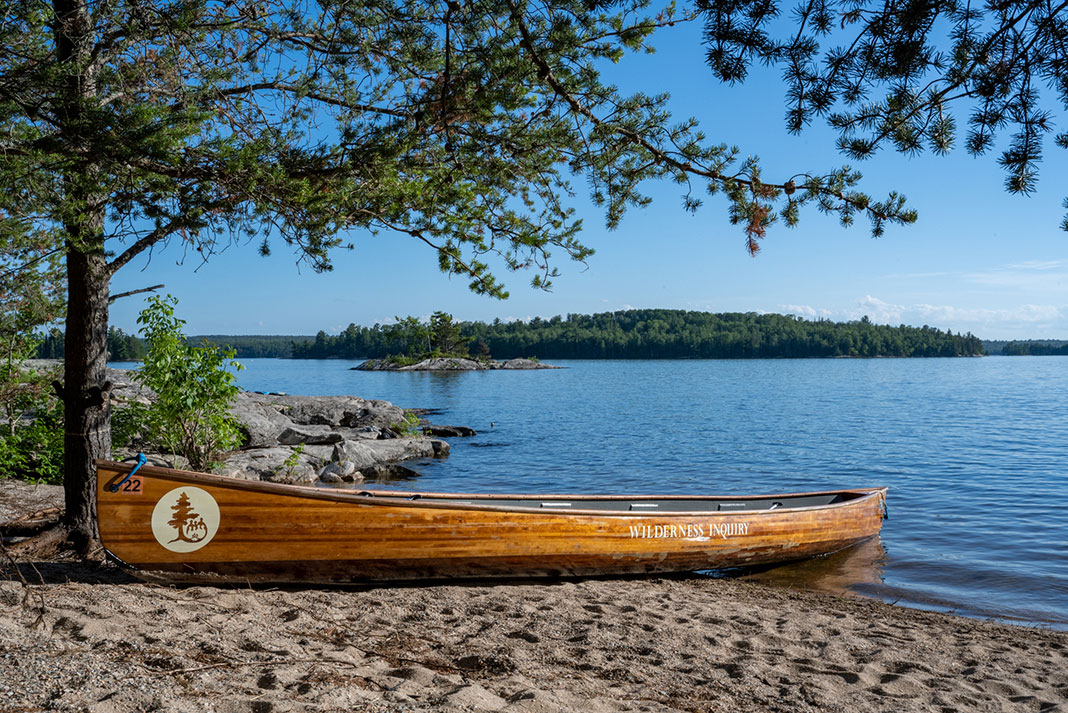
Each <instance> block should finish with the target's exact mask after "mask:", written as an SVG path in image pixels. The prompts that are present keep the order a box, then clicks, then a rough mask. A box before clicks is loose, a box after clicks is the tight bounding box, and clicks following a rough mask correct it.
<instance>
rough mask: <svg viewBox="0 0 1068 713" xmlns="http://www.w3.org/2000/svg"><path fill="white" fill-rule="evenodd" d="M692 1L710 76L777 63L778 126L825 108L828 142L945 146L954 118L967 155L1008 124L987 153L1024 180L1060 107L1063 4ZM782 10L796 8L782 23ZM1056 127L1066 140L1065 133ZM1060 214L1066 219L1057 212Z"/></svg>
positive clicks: (1064, 96) (867, 150) (917, 148)
mask: <svg viewBox="0 0 1068 713" xmlns="http://www.w3.org/2000/svg"><path fill="white" fill-rule="evenodd" d="M786 5H793V10H792V12H790V11H789V10H788V9H787V8H786V7H784V6H786ZM697 6H698V9H699V11H700V12H701V13H702V14H703V16H704V18H705V41H706V44H707V46H708V54H707V57H708V62H709V64H710V65H711V67H712V69H713V71H714V72H715V73H716V75H717V76H718V77H719V78H720V79H721V80H723V81H727V82H732V83H733V82H738V81H743V80H744V79H745V78H746V75H747V72H748V68H749V66H750V64H752V63H760V64H778V65H780V66H781V67H782V69H783V77H784V80H785V82H786V101H787V113H786V123H787V128H788V130H789V131H790V132H792V133H798V132H800V131H802V130H803V129H804V128H805V127H806V126H808V125H809V124H810V123H812V122H813V121H814V120H816V119H817V118H826V120H827V122H828V124H829V125H830V126H831V127H832V128H833V129H835V130H836V131H837V132H838V134H839V137H838V147H839V149H840V150H841V151H842V152H843V153H845V154H846V155H847V156H849V157H850V158H853V159H863V158H867V157H869V156H871V155H873V154H874V153H876V152H877V151H878V150H879V149H880V148H882V147H884V146H887V145H889V146H892V147H893V148H894V149H896V150H897V151H900V152H902V153H906V154H909V155H913V154H918V153H922V152H923V151H925V150H930V151H931V152H933V153H935V154H946V153H948V152H949V151H950V150H951V149H952V148H953V146H954V145H955V144H956V143H957V140H958V130H959V128H963V127H965V126H966V127H967V134H966V136H965V139H964V145H965V147H966V150H967V151H968V152H969V153H970V154H972V155H976V156H978V155H981V154H985V153H986V152H988V151H989V150H991V149H992V148H994V147H995V144H996V142H997V140H998V135H999V134H1000V133H1002V132H1004V131H1005V130H1006V129H1008V130H1011V131H1012V132H1013V133H1012V135H1011V136H1010V137H1009V138H1008V141H1005V142H1003V143H1002V146H1001V156H1000V157H999V159H998V164H1000V165H1001V167H1002V168H1003V169H1004V171H1005V188H1006V190H1008V191H1009V192H1012V193H1024V194H1026V193H1031V192H1032V191H1034V190H1035V186H1036V182H1037V178H1038V164H1039V162H1040V161H1041V159H1042V151H1043V144H1044V143H1045V142H1046V140H1047V139H1048V138H1049V136H1050V135H1051V134H1052V133H1053V131H1054V129H1055V127H1056V124H1057V122H1056V121H1055V119H1054V117H1055V116H1056V115H1057V112H1061V113H1063V112H1064V111H1065V110H1066V109H1068V73H1066V72H1065V58H1064V57H1065V55H1064V52H1065V47H1066V45H1068V10H1066V6H1065V5H1064V4H1063V3H1062V4H1044V3H1037V2H1031V1H1030V0H1004V1H999V2H996V3H959V2H945V3H941V2H906V3H892V2H883V3H879V2H875V3H872V4H865V3H858V2H855V0H831V1H830V2H828V1H827V0H793V1H792V2H789V3H786V2H782V1H781V0H740V1H738V0H699V2H698V3H697ZM784 16H792V17H794V18H795V20H796V21H795V22H789V23H787V22H783V21H782V18H783V17H784ZM1047 88H1049V89H1048V90H1047ZM958 117H960V118H959V119H958ZM1053 138H1054V142H1055V143H1056V144H1057V145H1058V146H1060V147H1061V148H1068V132H1062V133H1059V134H1056V135H1055V136H1054V137H1053ZM884 208H885V206H884V207H877V206H872V209H874V210H876V211H879V210H883V209H884ZM1062 227H1063V228H1065V229H1066V230H1068V218H1066V220H1065V221H1064V223H1063V224H1062Z"/></svg>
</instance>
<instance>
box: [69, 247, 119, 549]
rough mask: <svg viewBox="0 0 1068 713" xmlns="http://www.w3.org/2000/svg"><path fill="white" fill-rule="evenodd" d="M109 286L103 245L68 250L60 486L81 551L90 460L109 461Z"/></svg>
mask: <svg viewBox="0 0 1068 713" xmlns="http://www.w3.org/2000/svg"><path fill="white" fill-rule="evenodd" d="M109 282H110V273H109V271H108V265H107V262H106V260H105V256H104V250H103V245H102V244H101V246H100V249H99V250H96V251H93V252H89V253H84V252H79V251H78V250H77V249H76V248H75V247H74V246H69V248H68V253H67V284H68V287H67V295H68V302H67V336H66V357H65V360H64V372H63V373H64V382H65V383H64V394H63V396H64V405H65V411H64V412H65V415H66V424H67V432H66V437H65V438H64V440H63V445H64V454H63V487H64V491H65V496H66V505H67V516H66V525H67V529H68V530H69V532H70V541H71V544H73V545H74V546H75V547H76V548H77V549H78V550H80V551H82V552H83V553H84V552H87V551H88V550H89V549H90V548H91V547H92V545H93V543H94V542H95V541H96V540H97V534H96V477H95V474H96V467H95V466H94V464H93V461H94V460H95V459H97V458H109V457H111V409H110V405H109V392H110V384H107V383H106V380H105V369H106V367H107V349H108V335H107V331H108V286H109Z"/></svg>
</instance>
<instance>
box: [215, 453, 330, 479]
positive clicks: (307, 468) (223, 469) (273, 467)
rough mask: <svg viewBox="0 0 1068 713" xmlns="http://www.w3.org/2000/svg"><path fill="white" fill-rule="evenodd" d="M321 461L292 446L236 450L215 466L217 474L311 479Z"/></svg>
mask: <svg viewBox="0 0 1068 713" xmlns="http://www.w3.org/2000/svg"><path fill="white" fill-rule="evenodd" d="M323 464H324V462H323V460H322V459H321V457H319V456H318V455H315V454H312V453H308V452H306V451H305V452H300V451H298V450H296V449H294V448H289V447H286V446H280V447H275V448H250V449H248V450H244V451H238V452H236V453H234V454H232V455H231V456H230V458H228V459H227V461H226V463H224V464H223V465H222V466H220V467H219V468H217V469H216V470H215V472H216V473H218V474H220V475H225V476H229V477H231V478H242V479H244V480H267V481H270V482H272V483H312V482H314V481H315V479H316V478H317V477H318V475H319V469H320V468H321V467H322V466H323Z"/></svg>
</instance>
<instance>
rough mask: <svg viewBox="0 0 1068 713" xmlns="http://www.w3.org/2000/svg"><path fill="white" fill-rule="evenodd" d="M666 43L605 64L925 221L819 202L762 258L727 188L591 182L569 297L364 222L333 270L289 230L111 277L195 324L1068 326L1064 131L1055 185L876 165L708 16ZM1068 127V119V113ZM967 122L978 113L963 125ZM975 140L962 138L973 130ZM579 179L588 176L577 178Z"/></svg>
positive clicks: (934, 163)
mask: <svg viewBox="0 0 1068 713" xmlns="http://www.w3.org/2000/svg"><path fill="white" fill-rule="evenodd" d="M653 44H654V45H655V46H656V47H657V52H656V54H655V55H652V56H631V57H628V58H627V59H625V60H624V62H623V64H621V65H619V66H613V67H608V68H606V71H605V75H606V76H607V77H608V78H609V80H610V81H611V82H613V83H616V84H618V85H619V86H620V87H621V88H622V89H624V90H630V91H637V90H643V91H646V92H649V93H653V92H661V91H667V92H670V93H671V95H672V101H671V105H670V106H671V108H672V111H673V112H674V114H675V116H676V117H677V118H680V119H681V118H683V117H688V116H695V117H697V118H698V120H699V121H700V124H701V127H702V128H703V130H704V131H705V133H706V134H707V135H708V137H709V139H710V140H711V141H714V142H716V143H727V144H732V145H737V146H739V147H740V148H741V149H742V151H743V153H745V154H752V155H756V156H759V157H760V159H761V163H762V165H763V168H764V176H765V177H766V179H767V180H770V181H775V182H781V181H783V180H785V179H786V178H787V177H789V176H791V175H794V174H795V173H798V172H802V171H826V170H830V169H832V168H835V167H838V166H841V165H844V164H850V165H851V166H853V167H854V168H856V169H859V170H860V171H861V172H862V173H863V174H864V181H863V182H862V183H861V186H860V188H861V190H865V191H866V192H868V193H869V194H870V195H872V197H873V198H874V199H876V200H880V199H882V198H884V197H885V196H886V194H887V193H888V192H889V191H891V190H897V191H899V192H901V193H904V194H905V195H906V196H907V198H908V203H909V205H911V206H912V207H913V208H915V209H916V210H917V211H918V212H919V220H918V221H917V223H915V224H914V225H911V226H888V227H887V230H886V233H885V234H884V236H883V237H881V238H878V239H873V238H872V237H871V233H870V226H869V224H868V222H867V220H866V219H859V220H858V221H857V222H856V223H855V224H854V225H853V226H852V227H848V228H843V227H841V226H840V225H839V224H838V221H837V219H835V218H834V217H828V216H823V215H820V214H818V213H817V212H816V211H815V210H811V209H810V210H807V211H803V212H802V215H801V221H800V225H799V226H798V227H796V228H787V227H786V226H785V225H782V224H776V225H773V226H772V227H771V228H770V229H769V231H768V235H767V237H766V238H765V240H764V241H763V243H762V250H761V252H760V253H759V254H758V255H757V256H756V257H751V256H749V254H748V253H747V252H746V250H745V241H744V236H743V234H742V232H741V229H740V228H738V227H736V226H731V225H730V224H729V222H728V220H727V204H726V201H725V200H723V199H722V198H721V197H720V198H717V197H715V196H711V197H706V199H705V205H704V206H703V207H702V208H701V209H700V210H698V211H697V213H696V214H690V213H688V212H686V211H684V210H683V209H682V207H681V206H682V201H681V192H680V189H679V187H678V186H676V185H674V184H671V183H663V184H651V185H647V186H645V190H646V192H647V193H648V194H649V195H651V196H652V197H653V199H654V200H653V204H652V205H651V206H649V207H647V208H645V209H640V210H635V209H632V210H631V211H630V212H629V213H628V214H627V216H626V217H625V218H624V220H623V222H622V224H621V226H620V227H619V228H617V229H616V230H614V231H609V230H607V229H606V228H605V226H604V216H603V214H602V213H601V212H599V211H598V209H596V208H595V207H594V206H592V204H590V203H589V201H588V200H586V199H585V197H584V196H582V195H579V196H577V197H576V199H575V201H574V206H575V208H576V209H577V212H578V214H579V215H580V216H582V218H583V222H584V231H583V234H582V237H581V239H582V241H583V242H584V243H585V244H586V245H589V246H590V247H593V248H594V249H595V251H596V252H595V254H594V255H593V256H592V257H591V258H590V259H589V261H588V263H587V264H586V265H583V264H580V263H574V262H570V261H564V259H563V258H562V257H561V259H560V260H559V261H557V263H556V265H557V267H558V268H559V270H560V273H561V274H560V277H558V278H557V279H556V280H555V281H554V285H553V288H552V291H550V292H545V291H543V290H538V289H533V288H531V287H530V286H529V281H530V278H531V277H532V275H530V274H525V273H508V272H506V271H503V270H502V271H498V272H497V274H498V277H499V278H501V279H502V280H503V281H504V282H505V283H506V285H507V287H508V288H509V291H510V293H511V296H510V298H509V299H507V300H505V301H501V300H496V299H492V298H488V297H482V296H478V295H475V294H472V293H471V292H470V291H469V290H468V289H467V281H466V280H464V279H461V278H452V279H450V278H448V277H447V276H445V275H443V274H442V273H440V272H439V271H438V269H437V260H436V255H434V254H433V253H432V252H431V251H430V249H429V248H427V247H426V246H425V245H423V244H422V243H419V242H418V241H416V240H414V239H413V238H410V237H405V236H399V235H388V234H384V233H383V234H379V235H377V236H375V235H371V234H369V233H365V232H354V233H352V234H351V235H349V236H348V237H349V239H350V240H351V241H352V242H353V243H354V245H355V249H354V250H353V251H338V252H336V253H334V259H333V262H334V271H333V272H331V273H327V274H316V273H315V272H313V271H312V270H310V269H309V268H307V267H303V268H301V267H299V266H298V265H297V264H296V260H295V256H294V255H292V254H291V253H288V252H287V251H286V249H285V246H284V245H282V244H280V243H279V244H278V245H276V246H275V250H274V253H273V254H272V255H271V256H270V257H266V258H264V257H260V256H259V255H258V253H257V250H256V247H257V244H256V243H255V242H249V241H245V242H244V243H239V244H237V245H233V246H231V247H230V248H229V249H228V250H227V251H226V252H224V253H223V254H221V255H217V256H215V257H213V258H212V259H211V261H210V262H208V263H204V264H201V263H200V261H199V260H197V259H195V258H188V259H185V260H183V255H182V253H181V250H180V248H179V247H178V246H171V247H169V248H166V249H162V250H156V251H155V252H154V253H153V254H152V255H151V256H149V257H145V256H142V257H139V258H137V259H136V260H134V261H133V262H131V263H130V264H129V265H127V266H126V267H125V268H124V269H123V270H121V271H120V272H119V273H118V274H117V275H116V276H115V278H114V279H113V281H112V292H113V293H118V292H124V291H126V290H134V289H139V288H143V287H148V286H150V285H155V284H158V283H164V284H165V286H166V287H165V289H164V290H161V292H166V293H170V294H172V295H174V296H175V297H177V298H178V300H179V305H178V315H179V316H181V317H182V318H184V319H185V320H186V322H187V324H186V333H187V334H191V335H195V334H289V335H313V334H315V333H317V332H318V331H320V330H324V331H326V332H327V333H330V334H334V333H337V332H339V331H341V330H342V329H344V328H345V327H346V326H348V325H349V324H350V323H355V324H357V325H368V326H370V325H373V324H376V323H380V324H385V323H389V322H392V321H393V320H394V318H395V317H397V316H400V317H403V316H406V315H415V316H417V317H423V318H426V317H427V316H429V315H430V314H431V313H432V312H434V311H437V310H443V311H446V312H449V313H451V314H452V315H453V316H454V317H455V318H456V319H459V320H483V321H492V320H493V319H495V318H501V319H503V320H510V319H521V320H528V319H531V318H533V317H535V316H540V317H543V318H549V317H552V316H554V315H567V314H569V313H577V314H590V313H596V312H606V311H615V310H624V309H632V308H635V309H637V308H664V309H684V310H701V311H709V312H777V313H789V314H796V315H800V316H802V317H806V318H817V317H823V318H828V319H834V320H853V319H860V318H861V317H863V316H868V317H869V318H870V319H871V320H872V321H874V322H877V323H883V324H893V325H897V324H907V325H912V326H922V325H930V326H932V327H937V328H939V329H948V330H952V331H954V332H971V333H972V334H975V335H976V336H978V337H981V338H984V339H1029V338H1038V339H1041V338H1046V339H1068V233H1065V232H1064V231H1062V230H1061V229H1060V227H1059V225H1060V222H1061V220H1062V218H1063V215H1064V213H1065V209H1064V208H1063V207H1062V205H1061V203H1062V200H1063V199H1064V197H1065V195H1066V194H1068V162H1066V161H1065V158H1066V155H1065V153H1064V151H1063V150H1061V149H1058V148H1056V147H1055V146H1054V145H1053V143H1052V140H1049V141H1048V142H1047V146H1046V151H1045V158H1046V160H1045V161H1044V162H1043V163H1042V164H1041V166H1040V171H1041V173H1040V177H1039V186H1038V190H1037V191H1036V192H1035V193H1033V194H1032V195H1030V196H1028V197H1021V196H1013V195H1010V194H1008V193H1006V192H1005V190H1004V175H1003V173H1002V171H1001V169H1000V167H999V166H998V165H997V161H996V159H997V156H998V155H999V154H1000V149H1001V148H1003V146H1004V143H1006V142H1007V138H1008V137H1007V136H1004V137H1002V143H1001V144H999V147H998V148H997V149H996V150H995V151H992V152H991V153H989V154H988V155H986V156H985V157H979V158H975V157H971V156H969V155H968V154H967V153H966V152H965V151H964V150H963V148H962V147H960V146H958V147H957V148H956V149H955V150H954V151H953V152H952V153H951V154H950V155H949V156H945V157H938V156H933V155H930V154H926V155H921V156H918V157H912V158H909V157H905V156H902V155H900V154H896V153H894V152H892V151H889V150H885V149H884V150H883V151H882V152H880V153H879V154H877V155H876V156H875V157H874V158H871V159H868V160H866V161H862V162H853V161H849V160H847V159H846V158H845V157H844V156H842V155H841V154H839V153H838V152H837V150H836V149H835V145H834V138H835V135H834V134H833V133H832V132H831V131H830V130H829V129H827V128H826V127H825V126H824V125H822V124H820V123H816V124H814V125H813V126H811V127H810V128H808V129H807V130H806V131H804V132H803V133H802V134H801V135H800V136H795V135H790V134H788V133H787V131H786V129H785V121H784V115H785V104H784V97H783V94H784V88H783V85H782V83H781V80H780V78H779V76H778V74H777V72H776V70H773V69H772V70H767V69H762V68H757V69H755V70H753V71H752V72H751V76H750V78H749V79H747V81H746V82H745V83H744V84H741V85H736V86H728V85H724V84H721V83H719V82H718V81H717V80H716V79H715V78H714V77H713V75H712V72H711V71H710V70H709V69H708V67H707V65H705V63H704V60H703V48H702V46H701V43H700V28H699V27H698V26H696V25H694V24H689V25H687V24H682V25H679V26H677V27H675V28H672V29H669V30H666V31H664V32H663V33H661V34H659V35H657V36H656V37H655V38H654V43H653ZM1055 120H1056V121H1057V126H1056V127H1055V128H1056V130H1057V131H1063V130H1064V124H1065V122H1066V121H1068V117H1065V116H1064V115H1063V114H1061V115H1057V116H1056V117H1055ZM962 122H963V117H960V121H959V122H958V123H962ZM961 133H962V134H963V133H964V132H963V131H961ZM579 185H581V181H580V182H579ZM143 306H144V301H143V299H142V298H141V296H137V297H131V298H125V299H121V300H119V301H117V302H115V303H114V304H113V305H112V310H111V323H112V324H113V325H114V326H117V327H120V328H121V329H123V330H125V331H127V332H130V333H134V332H136V329H137V325H136V319H137V314H138V312H139V311H140V310H141V309H142V308H143Z"/></svg>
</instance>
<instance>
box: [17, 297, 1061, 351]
mask: <svg viewBox="0 0 1068 713" xmlns="http://www.w3.org/2000/svg"><path fill="white" fill-rule="evenodd" d="M398 321H399V322H401V323H414V322H416V320H414V318H408V319H406V320H398ZM455 324H456V326H457V327H458V328H459V330H460V334H462V336H463V342H462V343H461V344H460V347H459V349H458V350H457V349H452V350H451V351H452V352H453V353H455V352H457V351H459V352H461V353H464V352H466V353H470V354H472V355H481V356H492V357H493V358H495V359H512V358H515V357H537V358H539V359H798V358H830V357H955V356H979V355H982V354H985V353H987V350H986V349H985V348H984V342H983V341H982V340H980V339H979V338H978V337H975V336H973V335H971V334H954V333H952V332H950V331H942V330H939V329H935V328H934V327H929V326H926V325H925V326H923V327H909V326H905V325H900V326H897V327H893V326H889V325H880V324H875V323H873V322H871V321H870V320H869V319H868V318H867V317H864V318H862V319H860V320H856V321H850V322H833V321H830V320H825V319H818V320H806V319H802V318H800V317H795V316H791V315H781V314H758V313H756V312H732V313H719V314H714V313H710V312H689V311H683V310H668V309H645V310H626V311H619V312H602V313H599V314H593V315H580V314H569V315H567V316H566V317H561V316H557V317H553V318H551V319H542V318H540V317H535V318H534V319H532V320H530V321H529V322H519V321H514V322H505V321H502V320H500V319H495V320H494V321H493V322H491V323H486V322H456V323H455ZM203 340H207V341H209V342H214V343H216V344H218V345H219V346H221V347H232V348H234V349H235V350H236V352H237V357H238V358H239V359H240V358H246V359H248V358H269V357H277V358H295V359H363V358H368V359H371V358H383V357H386V356H390V355H394V354H407V353H410V352H411V351H412V345H411V344H409V341H410V340H409V339H408V338H407V337H406V336H405V333H404V330H403V329H398V325H396V324H390V325H382V324H375V325H374V326H371V327H363V326H357V325H355V324H350V325H349V326H348V328H346V329H345V330H343V331H342V332H341V333H340V334H337V335H329V334H327V333H326V332H319V333H318V334H317V335H316V336H314V337H311V336H294V335H246V336H233V335H201V336H194V337H190V342H191V343H194V344H200V343H201V342H202V341H203ZM1048 344H1050V343H1048V342H1041V343H1040V342H1034V343H1030V342H1006V343H1004V344H1002V343H997V346H998V347H1000V348H999V349H998V351H997V352H995V351H994V350H990V353H998V352H1000V353H1001V354H1005V355H1007V356H1013V355H1023V354H1068V348H1065V347H1063V346H1061V345H1062V344H1063V343H1061V342H1058V343H1054V344H1056V346H1047V345H1048ZM108 351H109V355H110V360H111V361H137V360H139V359H141V358H142V356H143V355H144V345H143V344H142V341H141V339H140V338H138V337H137V336H134V335H130V334H126V333H125V332H123V330H121V329H118V328H116V327H112V328H111V329H109V330H108ZM38 356H39V357H41V358H61V357H62V356H63V338H62V335H61V334H52V335H49V336H48V337H46V338H45V339H44V341H43V343H42V344H41V347H40V349H39V350H38Z"/></svg>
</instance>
